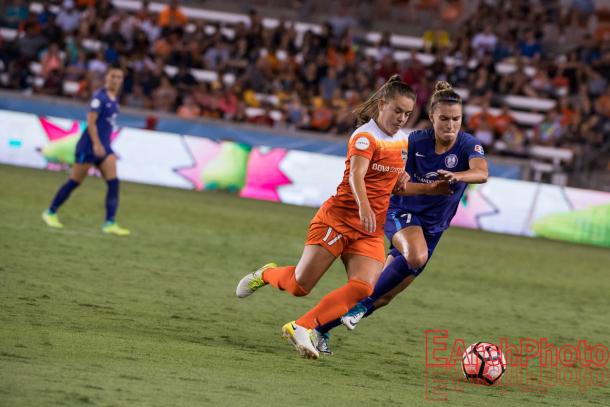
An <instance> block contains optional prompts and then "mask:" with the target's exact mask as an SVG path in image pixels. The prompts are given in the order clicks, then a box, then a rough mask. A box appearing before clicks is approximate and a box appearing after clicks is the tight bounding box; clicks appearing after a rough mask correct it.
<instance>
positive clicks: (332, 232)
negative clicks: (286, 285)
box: [305, 208, 385, 263]
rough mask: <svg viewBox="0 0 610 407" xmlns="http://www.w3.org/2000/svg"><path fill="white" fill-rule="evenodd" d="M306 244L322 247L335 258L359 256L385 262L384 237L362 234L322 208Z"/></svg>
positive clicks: (311, 225) (309, 232)
mask: <svg viewBox="0 0 610 407" xmlns="http://www.w3.org/2000/svg"><path fill="white" fill-rule="evenodd" d="M305 244H306V245H319V246H322V247H324V248H325V249H326V250H328V251H329V252H331V253H332V254H333V256H335V257H339V256H341V255H342V254H359V255H361V256H366V257H370V258H372V259H375V260H377V261H380V262H381V263H383V262H385V246H384V243H383V235H379V236H374V235H366V234H364V233H361V232H359V231H357V230H355V229H353V228H352V227H350V226H348V225H346V224H344V223H343V222H341V221H340V220H338V219H336V218H334V217H331V216H329V215H328V214H327V213H326V211H325V210H324V209H323V208H320V210H319V211H318V213H316V216H314V217H313V219H312V220H311V223H310V224H309V230H308V232H307V240H306V241H305Z"/></svg>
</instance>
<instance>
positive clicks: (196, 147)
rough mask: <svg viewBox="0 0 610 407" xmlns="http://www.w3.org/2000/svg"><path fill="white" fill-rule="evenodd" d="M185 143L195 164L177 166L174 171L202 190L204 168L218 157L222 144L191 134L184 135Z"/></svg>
mask: <svg viewBox="0 0 610 407" xmlns="http://www.w3.org/2000/svg"><path fill="white" fill-rule="evenodd" d="M184 143H185V144H186V148H187V149H188V151H189V153H190V155H191V158H192V159H193V164H192V165H191V166H189V167H181V168H176V169H175V170H174V171H176V172H177V173H178V174H180V175H181V176H183V177H184V178H186V179H187V180H188V181H190V182H191V183H192V184H193V186H194V187H195V189H196V190H201V189H203V188H204V186H205V185H204V184H203V181H202V180H201V174H202V172H203V169H204V168H205V166H206V165H207V164H208V163H209V162H210V161H212V160H213V159H214V158H216V156H217V155H218V153H219V152H220V148H221V145H220V143H216V142H215V141H212V140H208V139H206V138H201V137H189V136H184Z"/></svg>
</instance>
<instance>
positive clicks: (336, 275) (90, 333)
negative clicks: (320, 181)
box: [0, 166, 610, 407]
mask: <svg viewBox="0 0 610 407" xmlns="http://www.w3.org/2000/svg"><path fill="white" fill-rule="evenodd" d="M65 177H66V175H65V174H63V173H61V174H60V173H53V172H44V171H37V170H31V169H22V168H15V167H8V166H0V197H1V199H0V307H1V310H2V312H1V313H0V405H2V406H52V405H61V406H71V405H75V406H78V405H95V406H202V405H210V406H216V405H222V406H263V405H264V406H268V405H269V406H275V405H278V406H279V405H295V406H302V405H308V406H312V405H321V406H329V405H333V406H351V407H355V406H364V405H369V406H380V405H408V406H419V405H422V406H423V405H426V406H427V405H443V403H442V402H441V403H440V404H439V403H438V402H432V401H430V400H429V399H430V398H439V391H438V389H439V387H438V383H437V382H435V381H434V380H433V379H431V376H430V372H428V374H427V372H426V368H425V364H424V360H425V347H424V330H426V329H447V330H448V331H449V336H450V338H452V339H454V338H464V339H465V341H466V343H467V344H468V343H470V342H476V341H479V340H488V341H496V340H497V338H499V337H502V336H503V337H508V338H509V339H511V340H514V341H517V340H518V339H519V338H522V337H530V338H540V337H546V338H548V340H549V341H550V342H553V343H555V344H558V345H563V344H566V343H574V344H575V343H577V342H578V340H579V339H586V340H587V341H588V342H589V343H604V344H605V345H606V346H610V341H609V338H610V334H609V333H610V317H609V316H608V311H609V309H610V296H609V295H608V293H609V292H610V266H609V264H610V251H609V250H607V249H602V248H595V247H587V246H576V245H570V244H565V243H559V242H551V241H544V240H533V239H528V238H517V237H510V236H504V235H496V234H488V233H481V232H475V231H467V230H459V229H455V230H450V231H449V232H447V233H446V235H445V236H444V237H443V240H442V241H441V243H440V245H439V247H438V249H437V252H436V253H435V257H434V258H433V259H432V261H431V262H430V264H429V267H428V269H427V270H426V272H425V273H424V274H423V275H422V276H421V277H420V278H419V279H418V281H416V282H415V283H414V284H413V286H411V287H410V288H409V289H408V290H407V291H406V292H405V293H403V294H402V295H401V296H400V297H398V298H397V299H396V301H395V302H394V303H392V304H391V305H390V306H389V307H388V308H386V309H384V310H383V311H379V312H378V313H376V314H375V315H374V316H373V317H371V318H370V319H369V320H367V321H365V322H364V323H362V324H361V325H360V326H359V327H358V329H357V330H356V331H354V332H353V333H348V332H347V331H346V330H345V329H343V328H342V327H340V328H338V329H336V330H335V331H334V335H333V339H332V342H331V345H332V346H333V348H334V351H335V355H334V356H332V357H326V358H323V359H321V360H318V361H311V360H306V359H301V358H299V357H298V356H297V355H296V354H295V352H294V350H293V349H292V348H291V347H289V346H288V345H287V344H286V343H284V342H283V340H281V338H280V335H279V332H280V327H281V325H282V324H283V323H285V322H286V321H288V320H291V319H294V318H296V317H298V316H299V315H300V314H302V313H303V312H304V311H305V310H307V309H308V308H309V307H311V306H312V305H314V304H315V303H316V302H317V301H318V300H319V298H320V297H321V296H322V295H323V294H324V293H326V292H328V291H329V290H330V289H332V288H334V287H337V286H338V285H340V284H343V282H344V280H345V277H344V272H343V267H342V265H341V264H340V263H337V264H335V265H334V266H333V268H332V269H331V270H330V271H329V272H328V274H327V275H326V276H325V278H324V279H323V280H322V281H321V283H320V285H319V286H318V287H317V288H316V289H315V290H314V292H313V293H312V294H311V295H310V296H309V297H304V298H292V297H290V296H289V295H287V294H286V293H282V292H278V291H276V290H273V289H272V288H265V289H263V290H262V291H261V292H260V293H257V294H256V295H254V296H252V297H250V298H247V299H244V300H238V299H237V298H236V297H235V294H234V290H235V285H236V283H237V281H238V280H239V279H240V278H241V277H242V276H243V275H244V274H245V273H246V272H248V271H251V270H252V269H254V268H257V267H258V266H259V265H261V264H263V263H265V262H267V261H270V260H275V261H276V262H278V263H283V264H294V263H295V262H296V261H297V260H298V258H299V255H300V252H301V249H302V244H303V240H304V237H305V233H306V228H307V224H308V222H309V220H310V218H311V216H312V215H313V213H314V210H313V209H307V208H300V207H293V206H286V205H280V204H273V203H265V202H258V201H251V200H244V199H240V198H238V197H236V196H233V195H229V194H225V193H209V192H193V191H182V190H174V189H166V188H158V187H152V186H145V185H137V184H130V183H123V184H122V187H121V188H122V191H121V193H122V195H121V208H120V211H119V220H120V221H121V223H122V224H123V225H124V226H126V227H129V228H130V229H131V230H132V236H131V237H128V238H118V237H111V236H105V235H103V234H102V233H101V232H100V230H99V227H100V225H101V221H102V220H103V196H104V193H105V184H104V183H103V182H102V181H101V180H99V179H93V178H90V179H88V180H87V181H86V182H85V184H84V185H83V186H82V187H81V188H80V189H79V190H77V191H76V192H75V194H74V195H73V196H72V199H71V200H70V201H69V202H68V203H67V204H66V205H65V207H64V208H62V211H61V212H60V215H61V219H62V221H63V222H64V224H65V225H66V227H65V228H64V229H63V230H51V229H48V228H47V227H46V226H45V225H44V224H43V223H42V221H41V219H40V213H41V212H42V210H43V209H44V208H45V206H46V205H47V204H48V202H49V200H50V199H51V197H52V195H53V193H54V192H55V190H56V188H57V187H58V186H59V185H60V183H61V182H63V181H64V180H65ZM510 369H511V368H509V371H508V372H507V376H505V379H508V378H509V373H511V370H510ZM581 370H582V369H581V368H580V367H576V368H568V369H567V371H564V372H562V374H574V373H575V374H580V373H579V372H580V371H581ZM516 372H517V371H516V370H514V371H513V373H516ZM595 373H596V374H602V375H605V384H604V385H601V386H587V385H586V383H585V385H584V386H581V388H580V389H579V388H578V387H577V386H575V385H569V383H567V384H566V383H556V382H551V383H550V386H548V387H550V388H549V389H548V390H546V391H531V388H529V389H528V388H527V387H524V386H516V385H514V386H508V385H506V386H500V387H484V386H479V385H473V384H469V383H466V382H464V381H463V380H461V377H460V374H459V371H458V370H457V369H456V370H454V371H452V373H451V374H450V375H449V376H448V377H449V378H453V379H455V382H451V383H449V384H448V385H447V386H444V385H441V386H440V387H441V388H443V387H446V388H447V392H446V394H444V396H443V395H442V393H443V391H440V393H441V397H440V398H443V397H446V398H447V401H446V403H447V405H467V406H490V405H492V406H518V405H537V404H540V405H542V404H545V405H550V406H557V405H560V406H575V405H603V406H606V405H609V404H610V385H608V384H607V383H608V370H607V369H597V370H596V371H595ZM515 376H518V375H515ZM433 377H434V376H433ZM532 383H533V384H535V383H536V382H535V381H533V382H530V384H532ZM435 386H436V387H435ZM435 388H436V390H434V389H435ZM431 389H432V390H434V391H431ZM441 390H442V389H441ZM431 394H432V397H430V395H431Z"/></svg>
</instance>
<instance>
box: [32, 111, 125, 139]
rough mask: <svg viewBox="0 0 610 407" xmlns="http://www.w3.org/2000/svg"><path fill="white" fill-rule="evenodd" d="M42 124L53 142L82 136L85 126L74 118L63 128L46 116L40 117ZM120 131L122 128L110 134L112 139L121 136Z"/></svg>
mask: <svg viewBox="0 0 610 407" xmlns="http://www.w3.org/2000/svg"><path fill="white" fill-rule="evenodd" d="M40 125H41V126H42V129H43V130H44V132H45V134H46V135H47V138H48V139H49V141H51V142H54V141H57V140H61V139H63V138H65V137H70V136H80V134H81V132H82V131H83V130H84V127H85V124H84V122H81V121H79V120H74V121H72V125H71V126H70V127H69V128H63V127H61V126H59V125H57V124H55V123H53V122H52V121H51V120H49V119H47V118H45V117H40ZM120 132H121V129H118V130H116V131H113V132H112V134H111V135H110V141H114V140H115V139H116V138H117V137H118V136H119V133H120Z"/></svg>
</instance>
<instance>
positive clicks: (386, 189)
mask: <svg viewBox="0 0 610 407" xmlns="http://www.w3.org/2000/svg"><path fill="white" fill-rule="evenodd" d="M407 146H408V141H407V134H406V133H404V132H403V131H402V130H399V131H398V133H396V134H395V135H394V136H393V137H390V136H388V135H387V134H385V133H384V132H383V131H382V130H381V129H380V128H379V127H378V126H377V123H375V121H374V120H370V121H369V122H368V123H366V124H364V125H362V126H360V127H359V128H357V129H356V131H354V133H353V134H352V136H351V138H350V140H349V144H348V149H347V159H346V160H345V172H344V173H343V180H342V181H341V184H340V185H339V187H338V188H337V193H336V194H335V195H334V196H332V197H331V198H329V199H328V200H327V201H326V202H324V204H323V205H322V207H321V208H320V211H322V212H324V213H325V214H326V215H327V216H329V217H331V218H334V219H337V220H339V221H341V222H342V223H344V224H346V225H348V226H350V227H352V228H353V229H355V230H357V231H358V232H360V233H362V234H365V235H370V234H369V233H367V232H365V230H364V229H363V227H362V223H361V222H360V216H359V213H358V209H359V208H358V204H357V203H356V200H355V198H354V195H353V193H352V188H351V186H350V184H349V172H350V158H351V157H352V156H353V155H359V156H362V157H365V158H367V159H369V160H370V163H369V168H368V170H367V172H366V175H365V176H364V184H365V186H366V194H367V197H368V200H369V203H370V205H371V209H372V210H373V211H374V212H375V215H376V219H377V229H376V230H375V232H374V233H373V235H383V224H384V223H385V218H386V212H387V210H388V205H389V204H390V194H391V193H392V189H394V185H396V181H397V180H398V176H399V175H400V174H401V173H402V172H403V171H404V168H405V161H404V159H403V157H405V158H406V153H407Z"/></svg>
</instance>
